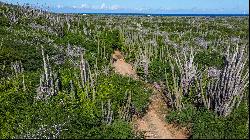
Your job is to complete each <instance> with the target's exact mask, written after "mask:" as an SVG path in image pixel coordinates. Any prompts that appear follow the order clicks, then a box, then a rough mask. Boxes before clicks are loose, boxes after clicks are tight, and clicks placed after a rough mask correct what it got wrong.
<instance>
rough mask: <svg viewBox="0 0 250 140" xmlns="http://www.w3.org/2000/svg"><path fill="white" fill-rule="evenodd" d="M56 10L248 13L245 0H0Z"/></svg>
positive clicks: (246, 0) (73, 11) (85, 11)
mask: <svg viewBox="0 0 250 140" xmlns="http://www.w3.org/2000/svg"><path fill="white" fill-rule="evenodd" d="M0 1H2V2H7V3H13V4H17V3H18V4H20V5H23V4H27V3H28V4H30V5H31V6H34V7H41V8H45V9H47V10H49V11H52V12H57V13H151V14H244V13H245V14H249V6H248V5H249V0H0Z"/></svg>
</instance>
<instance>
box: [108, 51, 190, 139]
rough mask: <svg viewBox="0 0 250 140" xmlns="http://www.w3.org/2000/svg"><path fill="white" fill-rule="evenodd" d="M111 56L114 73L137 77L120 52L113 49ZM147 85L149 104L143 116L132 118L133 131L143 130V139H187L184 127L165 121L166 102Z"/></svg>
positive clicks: (155, 90) (159, 93)
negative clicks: (149, 90) (151, 91)
mask: <svg viewBox="0 0 250 140" xmlns="http://www.w3.org/2000/svg"><path fill="white" fill-rule="evenodd" d="M112 58H113V64H112V66H113V68H114V70H115V72H116V73H119V74H121V75H124V76H125V75H127V76H131V77H133V78H136V79H137V75H136V72H135V70H134V69H133V68H132V66H131V65H130V64H128V63H126V62H125V60H124V58H123V56H122V54H121V52H119V51H115V52H114V53H113V54H112ZM149 87H150V88H152V89H153V95H152V96H151V97H150V105H149V108H148V110H147V113H146V114H145V116H143V117H142V118H138V117H136V118H133V124H134V129H135V131H136V132H144V138H145V139H187V135H186V131H185V130H184V129H176V127H174V126H173V125H171V124H168V123H166V121H165V114H164V110H166V104H165V102H164V100H163V97H162V93H161V92H160V91H158V90H157V89H156V88H155V87H154V86H149Z"/></svg>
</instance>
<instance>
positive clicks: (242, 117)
mask: <svg viewBox="0 0 250 140" xmlns="http://www.w3.org/2000/svg"><path fill="white" fill-rule="evenodd" d="M248 117H249V116H248V110H247V107H246V104H245V103H241V105H240V106H239V108H238V109H236V110H234V112H233V113H232V114H231V115H230V116H228V117H225V118H223V117H218V116H217V115H216V114H214V113H213V112H211V111H209V110H207V109H205V108H199V109H196V108H195V107H193V106H190V105H188V106H187V107H186V108H184V109H183V110H182V111H171V112H170V113H169V114H168V115H167V116H166V121H167V122H172V123H173V122H174V123H177V124H180V125H181V126H188V127H189V129H191V138H193V139H225V138H226V139H239V138H240V139H246V138H247V137H248V135H249V134H248V127H247V125H246V122H247V121H248V120H247V119H248Z"/></svg>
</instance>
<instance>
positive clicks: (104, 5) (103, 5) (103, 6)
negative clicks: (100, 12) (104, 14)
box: [100, 3, 108, 9]
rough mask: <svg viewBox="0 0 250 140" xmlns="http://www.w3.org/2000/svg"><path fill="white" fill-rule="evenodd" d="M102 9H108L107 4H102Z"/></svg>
mask: <svg viewBox="0 0 250 140" xmlns="http://www.w3.org/2000/svg"><path fill="white" fill-rule="evenodd" d="M100 9H108V7H107V6H106V4H105V3H102V5H101V7H100Z"/></svg>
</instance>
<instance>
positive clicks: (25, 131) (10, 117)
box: [0, 2, 249, 139]
mask: <svg viewBox="0 0 250 140" xmlns="http://www.w3.org/2000/svg"><path fill="white" fill-rule="evenodd" d="M248 22H249V18H248V17H158V16H151V17H146V16H109V15H81V14H56V13H50V12H46V11H42V10H39V9H33V8H31V7H29V6H28V5H25V6H17V5H10V4H5V3H2V2H0V138H2V139H5V138H55V139H57V138H97V139H100V138H122V139H125V138H141V136H138V135H137V134H136V133H135V132H134V130H133V127H132V121H131V120H132V116H133V115H135V116H143V115H144V114H145V112H146V110H147V107H148V105H149V97H150V96H151V94H152V90H151V89H150V88H148V86H146V85H147V84H153V83H154V84H158V85H159V86H160V87H161V89H163V93H164V95H165V96H166V98H167V99H168V102H167V104H168V107H169V110H168V111H169V113H168V115H167V116H166V121H167V122H169V123H177V124H179V125H181V126H185V127H188V128H189V129H190V136H191V138H195V139H196V138H230V139H231V138H244V139H245V138H248V137H249V134H248V130H249V128H248V124H249V115H248V108H249V104H248V97H249V90H247V89H248V87H249V83H248V81H249V64H248V62H249V60H248V55H249V49H248V48H249V40H248V38H249V33H248V30H249V26H248ZM115 49H119V50H120V51H121V52H122V53H123V55H124V58H125V60H126V61H127V62H128V63H130V64H131V65H133V67H134V69H136V72H137V75H138V77H139V78H138V79H137V80H135V79H132V78H130V77H126V76H121V75H118V74H116V73H114V71H113V69H112V66H111V62H112V58H111V54H112V53H113V51H114V50H115Z"/></svg>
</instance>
